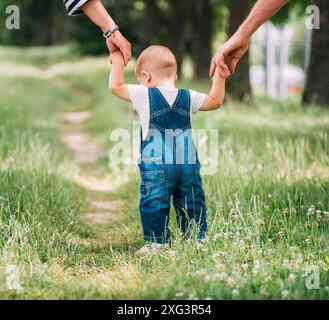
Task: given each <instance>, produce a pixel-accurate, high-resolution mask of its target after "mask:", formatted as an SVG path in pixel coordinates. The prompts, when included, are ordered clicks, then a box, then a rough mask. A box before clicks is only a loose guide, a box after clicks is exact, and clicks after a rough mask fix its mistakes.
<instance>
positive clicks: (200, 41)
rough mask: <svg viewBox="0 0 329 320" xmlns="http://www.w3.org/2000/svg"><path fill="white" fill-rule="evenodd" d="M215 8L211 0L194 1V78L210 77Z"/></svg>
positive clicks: (192, 27) (192, 21)
mask: <svg viewBox="0 0 329 320" xmlns="http://www.w3.org/2000/svg"><path fill="white" fill-rule="evenodd" d="M213 18H214V14H213V6H212V2H211V0H202V1H199V0H193V2H192V15H191V31H192V58H193V66H194V78H195V79H202V78H208V77H209V65H210V61H211V56H212V50H211V49H212V39H213Z"/></svg>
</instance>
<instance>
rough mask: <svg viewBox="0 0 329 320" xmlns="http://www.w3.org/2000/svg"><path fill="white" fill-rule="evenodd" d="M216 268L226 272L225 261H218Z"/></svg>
mask: <svg viewBox="0 0 329 320" xmlns="http://www.w3.org/2000/svg"><path fill="white" fill-rule="evenodd" d="M216 268H217V269H218V271H219V272H225V271H226V266H225V264H223V263H217V264H216Z"/></svg>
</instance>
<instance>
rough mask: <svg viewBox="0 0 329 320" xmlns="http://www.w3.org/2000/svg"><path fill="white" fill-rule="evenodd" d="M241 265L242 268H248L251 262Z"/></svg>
mask: <svg viewBox="0 0 329 320" xmlns="http://www.w3.org/2000/svg"><path fill="white" fill-rule="evenodd" d="M241 267H242V269H244V270H247V269H248V267H249V264H248V263H244V264H242V265H241Z"/></svg>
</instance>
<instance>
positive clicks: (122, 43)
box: [106, 30, 131, 66]
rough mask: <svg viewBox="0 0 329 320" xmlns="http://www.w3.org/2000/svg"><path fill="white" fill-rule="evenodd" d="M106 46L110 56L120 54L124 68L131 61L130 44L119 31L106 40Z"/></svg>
mask: <svg viewBox="0 0 329 320" xmlns="http://www.w3.org/2000/svg"><path fill="white" fill-rule="evenodd" d="M106 44H107V47H108V49H109V51H110V54H111V55H112V54H113V53H115V52H121V53H122V55H123V59H124V64H125V66H126V65H127V64H128V62H129V60H130V59H131V44H130V42H129V41H128V40H127V39H126V38H125V37H124V36H123V35H122V34H121V32H120V31H119V30H117V31H115V32H114V33H113V35H112V36H111V37H109V38H107V39H106ZM111 63H112V62H111Z"/></svg>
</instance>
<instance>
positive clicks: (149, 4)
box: [139, 0, 158, 50]
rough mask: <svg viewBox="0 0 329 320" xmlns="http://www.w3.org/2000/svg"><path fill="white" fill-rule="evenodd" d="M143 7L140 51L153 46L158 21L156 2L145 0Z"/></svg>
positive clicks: (155, 0) (154, 0)
mask: <svg viewBox="0 0 329 320" xmlns="http://www.w3.org/2000/svg"><path fill="white" fill-rule="evenodd" d="M145 5H146V7H145V13H144V19H143V20H144V21H143V27H142V32H141V34H140V39H139V42H140V47H141V50H144V49H145V48H146V47H148V46H150V45H151V44H153V41H154V38H155V36H156V30H157V20H158V19H157V17H158V4H157V0H145Z"/></svg>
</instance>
